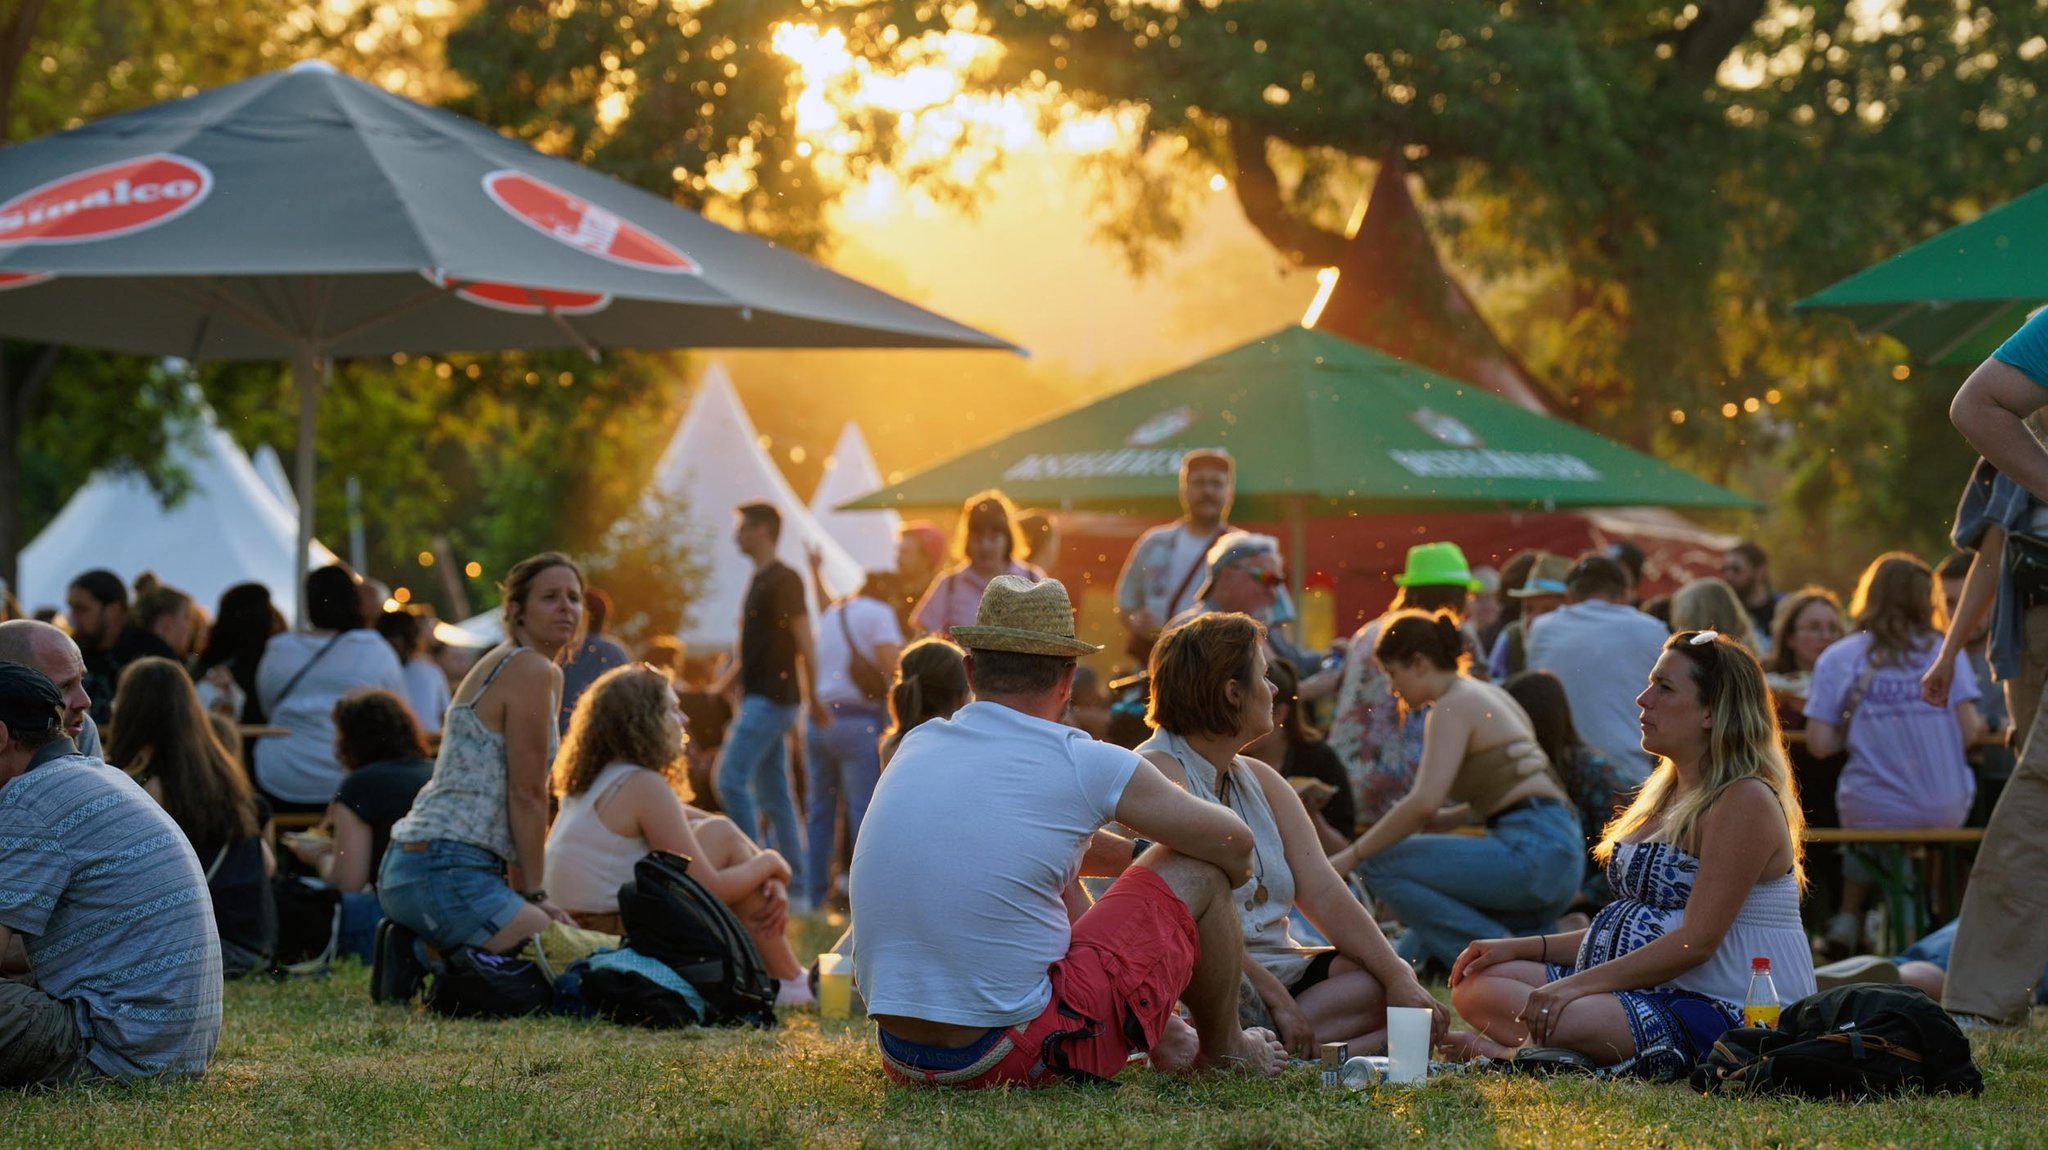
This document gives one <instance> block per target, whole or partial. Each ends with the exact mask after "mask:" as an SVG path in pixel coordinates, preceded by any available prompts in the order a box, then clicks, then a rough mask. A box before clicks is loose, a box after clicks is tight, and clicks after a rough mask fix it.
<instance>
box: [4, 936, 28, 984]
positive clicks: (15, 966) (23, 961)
mask: <svg viewBox="0 0 2048 1150" xmlns="http://www.w3.org/2000/svg"><path fill="white" fill-rule="evenodd" d="M0 978H17V979H20V980H21V981H23V982H27V981H28V978H29V969H28V946H27V944H26V943H25V942H24V940H23V939H22V937H21V936H20V935H18V934H16V933H14V932H13V931H12V930H10V929H8V928H7V927H4V926H0Z"/></svg>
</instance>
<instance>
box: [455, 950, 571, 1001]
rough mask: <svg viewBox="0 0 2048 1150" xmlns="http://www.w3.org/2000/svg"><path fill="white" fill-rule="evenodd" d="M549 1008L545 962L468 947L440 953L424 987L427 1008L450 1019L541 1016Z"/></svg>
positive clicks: (551, 995)
mask: <svg viewBox="0 0 2048 1150" xmlns="http://www.w3.org/2000/svg"><path fill="white" fill-rule="evenodd" d="M536 949H538V948H537V947H536ZM554 1004H555V980H554V976H553V975H552V974H550V973H549V971H548V969H547V965H546V961H545V959H542V960H538V961H536V960H535V959H530V958H517V957H514V956H512V955H509V954H492V953H490V952H489V951H487V950H483V949H481V948H479V947H473V946H458V947H455V948H454V949H452V950H448V951H444V952H443V953H442V955H441V961H440V963H439V964H438V965H437V966H436V968H435V969H434V971H433V980H432V981H431V982H429V983H428V984H427V1009H429V1010H432V1011H433V1012H435V1013H436V1014H445V1015H447V1016H448V1017H450V1018H519V1017H523V1016H525V1015H528V1014H544V1013H546V1012H547V1011H548V1010H550V1009H552V1008H553V1006H554Z"/></svg>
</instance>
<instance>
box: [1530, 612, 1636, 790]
mask: <svg viewBox="0 0 2048 1150" xmlns="http://www.w3.org/2000/svg"><path fill="white" fill-rule="evenodd" d="M1670 638H1671V631H1670V629H1669V628H1667V627H1666V626H1664V624H1662V623H1660V622H1658V621H1657V619H1656V618H1655V617H1654V616H1650V615H1645V614H1643V613H1642V612H1641V611H1638V610H1636V609H1635V608H1633V607H1628V606H1624V605H1622V604H1620V603H1609V602H1607V601H1606V600H1604V599H1588V600H1586V601H1584V602H1582V603H1573V604H1571V605H1569V606H1566V607H1560V608H1558V609H1557V610H1555V611H1552V612H1551V613H1550V614H1548V615H1545V616H1543V617H1542V618H1540V619H1538V620H1536V622H1535V623H1534V624H1533V625H1532V626H1531V627H1530V628H1529V632H1528V650H1529V669H1530V670H1532V671H1549V672H1550V673H1551V674H1553V675H1556V676H1557V677H1558V679H1559V681H1561V682H1562V683H1563V684H1564V695H1565V699H1566V701H1568V702H1569V703H1570V704H1571V708H1572V726H1574V727H1577V728H1578V731H1579V738H1581V739H1583V740H1585V743H1586V745H1587V746H1589V747H1592V748H1593V749H1594V750H1596V751H1599V752H1600V753H1601V754H1603V755H1605V756H1607V761H1608V762H1610V763H1614V764H1616V765H1620V764H1623V763H1632V764H1635V765H1636V766H1637V767H1639V768H1642V769H1643V770H1647V769H1648V768H1649V767H1650V765H1651V759H1650V756H1649V754H1648V753H1647V752H1645V751H1644V750H1643V727H1642V710H1641V709H1640V708H1638V707H1637V706H1636V696H1637V695H1640V694H1642V693H1643V688H1644V687H1647V686H1649V685H1650V671H1651V669H1652V668H1654V667H1655V666H1656V665H1657V658H1658V656H1660V655H1662V654H1663V653H1664V643H1665V641H1666V640H1668V639H1670Z"/></svg>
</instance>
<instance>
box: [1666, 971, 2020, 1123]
mask: <svg viewBox="0 0 2048 1150" xmlns="http://www.w3.org/2000/svg"><path fill="white" fill-rule="evenodd" d="M1692 1085H1693V1089H1695V1090H1698V1091H1700V1092H1701V1093H1702V1094H1707V1093H1713V1092H1715V1091H1722V1092H1726V1093H1731V1094H1789V1095H1796V1096H1799V1097H1803V1098H1842V1099H1862V1098H1877V1097H1884V1096H1888V1095H1893V1094H1900V1093H1903V1092H1905V1091H1908V1090H1919V1091H1924V1092H1926V1093H1929V1094H1971V1095H1977V1094H1982V1093H1983V1092H1984V1076H1983V1075H1982V1074H1979V1073H1978V1072H1977V1066H1976V1064H1975V1063H1974V1062H1972V1061H1971V1060H1970V1040H1969V1039H1968V1038H1966V1037H1964V1035H1963V1032H1962V1030H1961V1029H1960V1028H1958V1027H1957V1026H1956V1024H1955V1020H1954V1019H1952V1018H1950V1017H1949V1016H1948V1012H1947V1011H1945V1010H1943V1009H1942V1008H1941V1004H1939V1003H1937V1002H1935V1001H1934V1000H1933V999H1931V998H1929V997H1927V995H1926V994H1924V993H1922V992H1921V991H1919V990H1917V989H1915V988H1913V987H1910V986H1889V985H1877V984H1871V983H1853V984H1851V985H1848V986H1838V987H1836V988H1835V989H1833V990H1824V991H1821V992H1820V993H1819V994H1810V995H1808V996H1806V997H1805V998H1802V999H1800V1000H1799V1001H1798V1002H1795V1003H1793V1004H1792V1005H1791V1006H1788V1007H1786V1008H1785V1011H1784V1013H1783V1014H1782V1015H1780V1016H1779V1019H1778V1027H1777V1029H1775V1030H1766V1029H1761V1028H1757V1027H1738V1028H1736V1029H1733V1030H1730V1031H1728V1032H1727V1033H1726V1034H1723V1035H1722V1036H1721V1038H1720V1040H1719V1041H1718V1042H1716V1043H1714V1048H1713V1050H1711V1051H1709V1052H1708V1054H1707V1056H1706V1057H1705V1058H1703V1059H1701V1060H1700V1062H1699V1064H1698V1065H1697V1066H1695V1067H1693V1072H1692Z"/></svg>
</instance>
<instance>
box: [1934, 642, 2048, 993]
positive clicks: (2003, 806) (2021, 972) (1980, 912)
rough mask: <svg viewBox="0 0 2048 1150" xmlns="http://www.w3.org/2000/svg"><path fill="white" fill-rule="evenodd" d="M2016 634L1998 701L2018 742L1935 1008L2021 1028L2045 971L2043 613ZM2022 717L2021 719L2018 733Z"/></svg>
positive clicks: (2047, 800) (2047, 646) (2047, 736)
mask: <svg viewBox="0 0 2048 1150" xmlns="http://www.w3.org/2000/svg"><path fill="white" fill-rule="evenodd" d="M2026 627H2027V643H2026V656H2025V661H2024V664H2023V668H2022V673H2021V675H2020V678H2019V680H2018V681H2017V682H2015V683H2008V684H2007V685H2006V687H2007V694H2006V698H2007V699H2008V700H2010V702H2011V704H2012V714H2013V723H2014V728H2013V729H2014V730H2025V731H2026V732H2027V737H2026V741H2025V742H2024V743H2023V744H2022V745H2021V747H2020V750H2019V762H2018V763H2017V764H2016V765H2014V767H2013V770H2012V778H2011V779H2009V780H2008V781H2007V782H2006V784H2005V793H2004V794H2002V795H2000V796H1999V798H1998V806H1997V808H1996V809H1995V810H1993V811H1992V812H1991V823H1990V825H1989V826H1988V827H1986V828H1985V830H1984V845H1983V846H1982V847H1981V848H1979V849H1978V851H1977V865H1976V866H1975V867H1974V868H1973V869H1972V870H1971V872H1970V886H1969V889H1968V891H1967V892H1966V893H1965V894H1964V896H1963V912H1962V916H1961V918H1960V920H1959V922H1958V925H1957V927H1956V945H1955V950H1954V951H1953V952H1952V953H1951V954H1950V956H1949V964H1948V982H1947V987H1946V989H1945V990H1944V992H1943V994H1942V999H1941V1004H1942V1005H1943V1006H1945V1007H1947V1008H1948V1009H1949V1010H1951V1011H1953V1012H1955V1013H1958V1014H1974V1015H1977V1016H1979V1017H1982V1018H1987V1019H1990V1020H1991V1021H1993V1022H1998V1023H2003V1024H2005V1025H2009V1026H2018V1025H2024V1024H2025V1023H2026V1021H2027V1018H2028V1014H2029V1012H2030V1011H2031V1009H2032V1007H2033V1002H2034V983H2035V981H2036V980H2037V979H2039V978H2040V977H2041V967H2042V964H2043V963H2048V723H2044V722H2043V718H2044V716H2043V714H2042V711H2041V709H2040V706H2039V703H2040V698H2041V689H2042V684H2043V680H2044V677H2048V607H2036V608H2033V609H2032V610H2030V611H2028V612H2027V619H2026ZM2023 708H2024V709H2023ZM2023 718H2026V719H2028V720H2030V722H2029V725H2028V726H2026V727H2024V728H2022V727H2020V726H2019V723H2020V722H2021V720H2022V719H2023Z"/></svg>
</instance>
